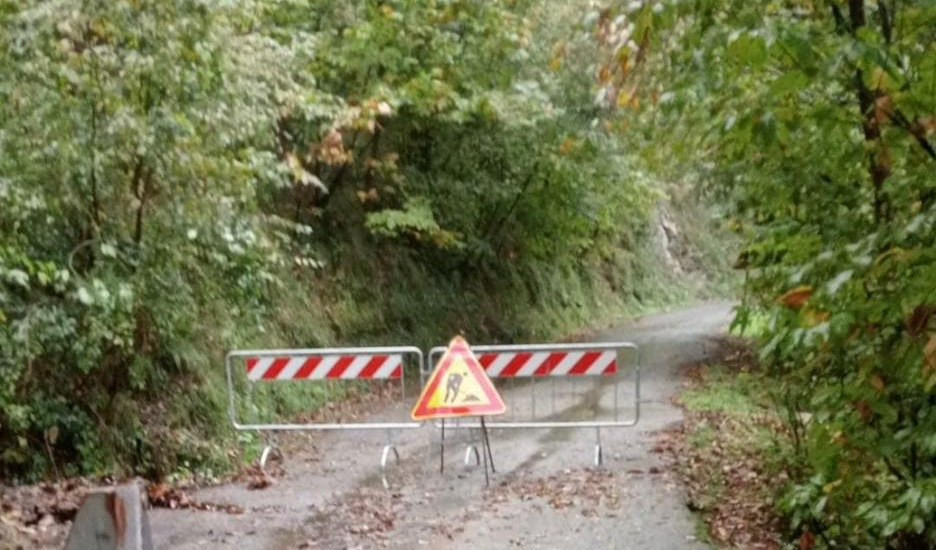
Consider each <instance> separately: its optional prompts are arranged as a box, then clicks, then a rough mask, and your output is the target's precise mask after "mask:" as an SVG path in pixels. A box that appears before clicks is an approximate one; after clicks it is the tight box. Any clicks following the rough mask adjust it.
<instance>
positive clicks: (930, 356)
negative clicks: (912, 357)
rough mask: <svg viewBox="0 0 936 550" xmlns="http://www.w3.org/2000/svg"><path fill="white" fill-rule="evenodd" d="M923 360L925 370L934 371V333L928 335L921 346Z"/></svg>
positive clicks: (935, 343)
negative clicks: (924, 344) (927, 338)
mask: <svg viewBox="0 0 936 550" xmlns="http://www.w3.org/2000/svg"><path fill="white" fill-rule="evenodd" d="M923 362H924V364H925V365H926V369H927V370H929V371H931V372H934V373H936V334H933V335H931V336H930V338H929V341H928V342H927V343H926V347H925V348H923Z"/></svg>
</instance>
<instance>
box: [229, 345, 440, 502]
mask: <svg viewBox="0 0 936 550" xmlns="http://www.w3.org/2000/svg"><path fill="white" fill-rule="evenodd" d="M407 363H410V364H412V365H414V366H416V367H418V369H419V372H422V371H423V370H424V365H423V354H422V351H420V350H419V348H416V347H412V346H397V347H364V348H323V349H261V350H237V351H232V352H230V353H228V355H227V358H226V360H225V368H226V372H227V384H228V399H229V409H228V411H229V415H230V419H231V423H232V424H233V425H234V428H235V429H237V430H241V431H257V432H265V433H267V434H270V433H276V432H284V431H315V430H318V431H338V430H386V431H387V443H386V445H384V447H383V452H382V454H381V458H380V467H381V469H382V470H385V469H386V467H387V461H388V459H389V457H390V454H391V453H392V454H393V456H394V458H396V460H399V452H397V449H396V447H395V446H394V444H393V438H392V434H393V431H394V430H406V429H414V428H419V427H420V424H419V423H418V422H410V421H403V420H401V421H397V422H389V421H376V422H308V423H300V424H286V423H259V422H258V423H244V422H241V421H240V420H239V419H238V407H237V404H238V394H237V391H236V388H235V385H236V384H235V381H236V380H237V381H238V382H240V383H244V384H248V385H249V384H257V383H266V382H269V383H288V382H304V383H311V382H318V383H325V382H332V383H337V382H360V381H364V382H380V383H385V384H398V385H399V395H400V402H401V403H404V402H405V401H406V381H405V373H406V369H405V366H406V364H407ZM238 365H240V366H242V367H243V369H242V370H241V369H238V370H237V372H240V373H242V374H241V375H240V376H238V375H236V374H235V367H236V366H238ZM404 408H405V407H404ZM274 451H275V447H274V445H273V443H272V442H270V441H269V440H268V441H267V444H266V446H265V447H264V449H263V452H262V453H261V457H260V466H261V468H263V467H264V466H265V464H266V461H267V459H268V458H269V456H270V455H271V453H273V452H274ZM384 482H385V484H386V480H384Z"/></svg>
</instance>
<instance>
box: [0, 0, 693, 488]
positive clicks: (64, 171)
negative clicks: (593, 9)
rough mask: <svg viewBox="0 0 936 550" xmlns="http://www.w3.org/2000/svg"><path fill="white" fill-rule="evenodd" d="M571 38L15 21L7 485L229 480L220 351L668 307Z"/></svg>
mask: <svg viewBox="0 0 936 550" xmlns="http://www.w3.org/2000/svg"><path fill="white" fill-rule="evenodd" d="M577 12H578V7H577V6H575V5H569V6H565V7H563V8H562V9H555V7H554V6H553V5H552V4H550V3H547V2H536V1H532V0H526V1H519V2H518V1H512V0H511V1H508V0H504V1H493V2H475V1H469V0H446V1H439V2H426V1H421V0H392V1H383V2H378V1H375V0H356V1H352V2H344V1H341V2H339V1H337V0H335V1H315V2H313V1H306V0H286V1H279V2H265V1H260V0H256V1H255V0H235V1H233V2H214V1H208V2H200V1H194V0H171V1H162V0H160V1H156V0H142V1H141V0H133V1H131V0H115V1H110V0H108V1H104V0H93V1H80V2H79V1H78V0H63V1H60V2H38V1H31V2H15V1H9V0H0V28H2V29H3V33H2V34H0V199H2V201H3V206H4V207H3V208H2V209H0V473H2V474H3V475H5V476H11V477H13V478H16V479H29V478H34V477H37V476H41V475H45V474H49V473H54V472H57V473H60V474H66V475H70V474H79V473H81V474H101V475H103V474H123V473H129V472H131V471H133V472H140V473H143V474H145V475H150V476H153V477H162V476H166V475H170V474H172V473H173V472H175V473H178V472H179V471H183V472H184V471H199V470H206V471H207V470H210V472H211V473H212V475H213V474H215V473H217V472H220V471H221V470H223V469H224V468H227V467H229V466H230V455H229V454H228V453H227V452H226V450H227V448H226V447H225V445H224V444H225V443H231V442H233V440H234V438H233V434H232V433H231V431H230V429H229V428H228V427H227V426H226V420H225V415H224V414H223V412H222V411H223V410H224V406H225V399H224V394H223V391H224V387H223V378H222V370H221V358H222V357H223V354H224V352H225V351H226V350H227V349H231V348H235V347H246V346H254V347H275V346H278V345H281V346H290V345H293V346H304V347H305V346H310V345H324V344H333V343H342V342H348V343H355V344H362V343H367V342H378V341H381V340H384V341H385V340H386V339H387V338H388V337H390V336H392V337H394V338H399V339H400V340H406V341H411V342H414V343H417V344H420V345H428V344H430V343H431V344H435V343H438V341H440V340H442V339H443V338H444V337H445V336H447V335H448V334H449V333H451V332H453V331H458V330H468V331H469V334H470V335H471V336H477V337H484V338H492V339H497V338H503V339H506V338H513V339H519V338H523V337H529V336H531V335H532V336H539V337H541V338H542V337H546V336H550V335H554V334H555V333H557V332H559V331H564V330H571V329H573V328H578V327H579V326H580V325H581V324H583V323H586V322H589V321H594V318H595V316H596V312H597V313H598V314H601V315H604V316H606V317H607V316H610V315H612V314H616V313H618V312H619V311H620V309H621V307H622V306H623V305H624V304H630V305H633V304H635V303H636V304H638V305H640V306H643V307H646V306H647V304H650V303H652V300H654V299H661V298H662V297H665V296H670V295H672V294H673V293H674V290H673V289H672V288H671V287H674V286H675V285H673V284H671V278H666V277H661V273H662V272H663V270H662V269H661V268H660V266H659V265H658V262H657V259H656V257H655V256H654V255H653V254H652V253H651V252H648V250H649V246H648V243H649V242H650V241H651V239H652V236H653V233H652V232H651V231H649V230H648V229H647V226H648V225H649V224H650V223H651V221H652V213H653V210H654V208H655V206H656V204H657V202H658V201H659V200H660V199H661V198H662V197H663V193H662V192H661V190H660V186H659V184H658V183H657V182H656V180H655V179H654V177H653V176H651V175H650V173H649V172H647V171H646V170H645V161H644V159H641V158H639V157H638V156H637V155H632V154H627V151H629V150H630V146H629V143H630V142H631V140H632V139H636V136H634V137H632V136H629V135H624V136H622V135H620V134H618V133H616V132H613V131H609V128H608V127H606V126H604V125H603V124H600V122H601V121H600V118H599V115H600V114H601V111H602V107H601V105H598V104H595V102H594V101H593V92H594V90H593V89H592V86H591V84H590V83H589V79H590V74H591V73H590V69H589V67H588V63H587V60H588V58H589V57H590V56H591V55H592V54H593V53H594V49H595V48H594V44H593V43H592V40H591V38H590V36H589V35H588V34H587V33H583V32H582V31H583V30H584V28H583V27H580V26H574V27H571V28H570V27H568V26H567V25H566V24H565V22H566V21H568V18H569V16H570V14H573V13H577ZM557 44H559V46H557ZM677 291H678V289H677ZM667 293H669V294H667ZM466 303H467V304H469V305H468V306H458V305H457V304H466ZM469 321H470V322H471V323H472V325H471V326H466V325H465V323H466V322H469ZM260 391H261V392H263V391H266V390H260ZM270 393H271V395H269V396H267V397H269V400H270V402H272V403H273V405H272V407H273V409H274V410H273V411H272V412H275V413H278V414H282V415H289V414H292V413H295V412H296V411H300V410H302V411H307V410H308V409H310V408H314V407H316V406H318V405H320V404H321V403H323V402H325V401H327V400H329V399H333V398H340V397H341V394H340V393H339V394H335V393H332V392H328V391H322V390H321V388H318V389H316V388H301V389H298V390H294V391H293V390H290V391H288V392H282V393H275V394H274V392H272V391H271V392H270ZM219 443H220V445H219Z"/></svg>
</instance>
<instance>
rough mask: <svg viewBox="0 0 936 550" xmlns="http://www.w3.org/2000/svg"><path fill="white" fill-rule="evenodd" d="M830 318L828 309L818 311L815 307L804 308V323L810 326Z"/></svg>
mask: <svg viewBox="0 0 936 550" xmlns="http://www.w3.org/2000/svg"><path fill="white" fill-rule="evenodd" d="M828 320H829V312H828V311H816V310H815V309H805V310H803V324H804V325H806V326H807V327H809V328H812V327H815V326H817V325H821V324H822V323H824V322H826V321H828Z"/></svg>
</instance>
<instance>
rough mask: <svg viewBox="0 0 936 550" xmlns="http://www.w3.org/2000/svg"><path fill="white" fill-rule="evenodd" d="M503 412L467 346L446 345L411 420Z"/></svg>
mask: <svg viewBox="0 0 936 550" xmlns="http://www.w3.org/2000/svg"><path fill="white" fill-rule="evenodd" d="M506 410H507V408H506V407H505V406H504V402H503V401H502V400H501V397H500V394H498V393H497V389H496V388H495V387H494V384H492V383H491V379H490V378H488V376H487V373H485V372H484V368H483V367H482V366H481V364H480V363H479V362H478V360H477V359H476V358H475V356H474V354H473V353H471V348H469V347H468V342H466V341H465V339H464V338H462V337H461V336H456V337H455V338H454V339H452V341H451V343H449V347H448V349H447V350H445V354H444V355H443V356H442V359H441V360H440V361H439V363H438V365H436V368H435V370H434V371H432V376H430V377H429V383H428V384H426V387H425V388H423V391H422V395H420V397H419V401H417V402H416V406H415V407H414V408H413V414H412V416H413V419H414V420H430V419H433V418H456V417H460V416H482V415H495V414H503V413H504V411H506Z"/></svg>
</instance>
